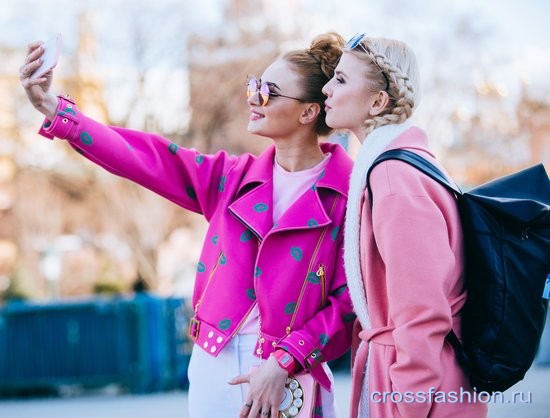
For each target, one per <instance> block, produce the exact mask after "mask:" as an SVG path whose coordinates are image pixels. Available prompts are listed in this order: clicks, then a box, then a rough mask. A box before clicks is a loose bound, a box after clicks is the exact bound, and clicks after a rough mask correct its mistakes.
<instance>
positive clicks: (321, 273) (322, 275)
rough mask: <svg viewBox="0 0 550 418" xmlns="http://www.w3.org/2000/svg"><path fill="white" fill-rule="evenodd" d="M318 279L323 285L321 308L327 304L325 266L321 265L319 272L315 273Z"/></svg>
mask: <svg viewBox="0 0 550 418" xmlns="http://www.w3.org/2000/svg"><path fill="white" fill-rule="evenodd" d="M315 274H316V275H317V277H319V280H320V284H321V306H323V305H324V304H325V298H326V295H325V266H324V265H323V264H322V263H321V264H319V268H318V269H317V272H316V273H315Z"/></svg>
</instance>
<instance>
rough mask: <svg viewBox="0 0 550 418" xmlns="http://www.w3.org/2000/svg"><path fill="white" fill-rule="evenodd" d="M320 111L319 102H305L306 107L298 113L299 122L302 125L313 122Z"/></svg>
mask: <svg viewBox="0 0 550 418" xmlns="http://www.w3.org/2000/svg"><path fill="white" fill-rule="evenodd" d="M320 112H321V105H320V104H319V103H306V107H305V108H304V110H303V111H302V113H301V115H300V122H301V123H303V124H304V125H307V124H310V123H312V122H315V121H316V120H317V116H319V113H320Z"/></svg>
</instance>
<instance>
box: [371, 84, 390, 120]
mask: <svg viewBox="0 0 550 418" xmlns="http://www.w3.org/2000/svg"><path fill="white" fill-rule="evenodd" d="M372 100H373V102H372V105H371V107H370V109H369V115H370V116H378V115H379V114H380V113H382V112H383V111H384V109H385V108H386V107H387V106H388V103H389V102H390V96H389V94H388V93H387V92H386V91H384V90H380V91H379V92H378V93H376V94H374V95H373V98H372Z"/></svg>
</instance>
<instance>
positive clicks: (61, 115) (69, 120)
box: [38, 96, 79, 139]
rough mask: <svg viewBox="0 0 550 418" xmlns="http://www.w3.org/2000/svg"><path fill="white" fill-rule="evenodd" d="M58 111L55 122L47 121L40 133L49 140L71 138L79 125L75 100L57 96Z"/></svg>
mask: <svg viewBox="0 0 550 418" xmlns="http://www.w3.org/2000/svg"><path fill="white" fill-rule="evenodd" d="M57 97H58V102H57V110H56V114H55V118H54V119H53V120H48V119H45V120H44V123H43V124H42V126H41V127H40V130H39V131H38V133H39V134H40V135H42V136H44V137H46V138H48V139H53V138H55V137H57V138H63V139H65V138H69V137H70V135H71V133H73V132H74V130H75V127H76V125H78V123H79V119H78V115H77V113H78V112H77V108H76V105H75V102H74V100H72V99H71V98H69V97H68V96H57Z"/></svg>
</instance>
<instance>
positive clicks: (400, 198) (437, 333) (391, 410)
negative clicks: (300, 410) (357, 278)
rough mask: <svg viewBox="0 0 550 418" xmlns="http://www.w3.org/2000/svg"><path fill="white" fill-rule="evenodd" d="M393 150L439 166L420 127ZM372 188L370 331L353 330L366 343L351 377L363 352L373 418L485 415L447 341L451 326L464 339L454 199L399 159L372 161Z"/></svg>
mask: <svg viewBox="0 0 550 418" xmlns="http://www.w3.org/2000/svg"><path fill="white" fill-rule="evenodd" d="M393 148H407V149H409V150H412V151H414V152H417V153H419V154H421V155H422V156H423V157H425V158H427V159H428V160H429V161H431V162H433V163H435V164H436V165H438V163H437V162H436V161H435V159H434V156H433V155H432V154H431V153H430V151H429V150H428V148H427V139H426V136H425V134H424V132H423V131H421V130H420V129H418V128H414V127H413V128H410V129H408V130H406V131H405V132H404V133H403V134H401V136H399V137H397V139H396V140H394V141H393V142H392V143H391V144H390V146H389V147H388V149H393ZM370 184H371V188H372V192H373V202H372V212H371V206H370V204H369V201H368V199H369V198H368V194H367V193H366V192H365V195H364V201H363V204H362V209H361V225H360V259H361V272H362V276H363V278H364V287H365V290H366V298H367V306H368V313H369V316H370V321H371V325H372V329H371V330H366V331H362V332H361V333H360V334H359V337H360V339H362V340H363V344H362V348H361V350H360V352H359V353H358V354H357V355H356V357H355V364H354V373H355V377H358V376H361V373H363V372H364V371H365V368H366V361H365V360H366V359H365V355H367V353H366V352H365V350H367V351H368V357H370V358H369V359H368V364H369V367H368V371H367V373H368V374H367V376H365V379H368V382H363V384H366V383H368V388H369V392H370V405H369V406H370V407H369V410H370V417H371V418H401V417H403V418H425V417H433V418H450V417H456V418H482V417H486V416H487V406H486V405H485V404H482V403H476V402H473V399H474V398H473V397H472V398H471V399H472V402H468V399H470V398H469V396H471V392H470V391H471V387H470V385H469V383H468V381H467V378H466V376H465V375H464V373H463V371H462V370H461V368H460V367H459V365H458V364H457V361H456V358H455V353H454V352H453V348H452V347H451V345H450V344H449V343H448V342H447V341H446V340H445V336H446V335H447V333H448V332H449V331H450V330H451V328H453V329H455V331H456V332H457V335H459V336H460V330H459V327H458V325H459V316H460V310H461V308H462V307H463V305H464V301H465V296H466V295H465V292H464V284H463V276H462V273H463V267H462V265H463V252H462V233H461V228H460V221H459V217H458V212H457V207H456V202H455V200H454V198H453V197H452V196H451V195H450V194H449V192H448V191H447V190H446V189H445V188H443V187H442V186H440V185H439V184H437V183H436V182H435V181H433V180H431V179H430V178H429V177H427V176H425V175H424V174H422V173H420V172H419V171H418V170H416V169H415V168H413V167H411V166H409V165H408V164H406V163H403V162H400V161H395V160H393V161H387V162H383V163H381V164H379V165H378V166H377V167H375V168H374V169H373V171H372V173H371V176H370ZM359 328H360V326H359ZM368 341H370V342H371V345H370V347H371V348H370V350H368V344H366V343H365V342H368ZM358 342H359V339H357V340H356V343H355V349H357V344H358ZM361 351H362V353H361ZM358 373H359V375H358ZM355 380H356V381H355V383H354V384H355V385H357V384H361V383H360V380H361V379H355ZM358 382H359V383H358ZM356 389H360V388H356ZM455 396H456V399H455ZM461 400H462V402H460V401H461ZM353 418H355V417H353Z"/></svg>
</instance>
